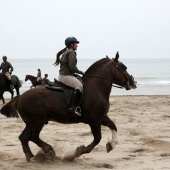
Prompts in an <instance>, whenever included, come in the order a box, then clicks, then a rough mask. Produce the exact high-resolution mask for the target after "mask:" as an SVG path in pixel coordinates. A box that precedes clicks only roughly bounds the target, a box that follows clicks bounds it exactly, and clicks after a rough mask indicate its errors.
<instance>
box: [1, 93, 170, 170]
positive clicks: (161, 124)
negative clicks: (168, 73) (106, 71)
mask: <svg viewBox="0 0 170 170" xmlns="http://www.w3.org/2000/svg"><path fill="white" fill-rule="evenodd" d="M8 101H9V99H8V100H7V99H6V102H8ZM2 106H3V105H2V104H0V108H1V107H2ZM169 111H170V95H122V96H117V95H112V96H110V109H109V112H108V116H109V117H110V118H111V120H113V121H114V122H115V124H116V126H117V128H118V133H117V136H118V141H119V143H118V145H116V147H115V148H114V150H112V151H111V152H109V153H107V152H106V143H107V141H108V139H111V131H110V130H109V129H108V128H107V127H104V126H102V139H101V141H100V143H99V144H98V145H97V146H96V147H95V148H94V149H93V151H92V152H91V153H89V154H85V155H82V156H80V157H79V158H77V159H75V160H74V161H73V162H62V161H61V160H60V159H57V158H56V159H55V160H54V161H44V162H41V163H40V162H37V161H35V160H32V161H31V162H30V163H27V162H26V160H25V155H24V153H23V151H22V146H21V144H20V141H19V139H18V136H19V135H20V133H21V132H22V130H23V129H24V127H25V124H24V123H23V121H22V120H21V119H20V118H19V119H16V118H6V117H5V116H3V115H1V114H0V121H1V123H0V129H1V135H0V166H1V169H2V170H3V169H13V170H20V169H23V167H24V169H26V170H27V169H42V170H45V169H48V170H54V169H61V170H65V169H74V170H79V169H88V170H95V169H96V170H97V169H99V168H100V169H105V168H106V169H116V170H122V169H127V170H132V169H134V170H137V169H140V170H148V169H152V170H157V169H165V170H166V169H170V165H169V159H170V133H169V129H170V112H169ZM40 137H41V138H42V139H43V140H44V141H46V142H47V143H49V144H50V145H52V146H53V147H54V150H55V151H56V154H57V156H58V158H59V157H61V155H62V154H63V153H66V152H68V151H71V150H75V149H76V147H78V146H80V145H83V144H84V145H85V146H87V145H88V144H89V143H90V142H91V141H92V140H93V137H92V134H91V131H90V128H89V126H88V125H86V124H83V123H80V124H67V125H64V124H60V123H56V122H49V123H48V125H46V126H44V128H43V130H42V131H41V135H40ZM30 148H31V150H32V151H33V153H34V154H36V153H37V152H38V151H39V150H40V149H39V148H38V147H37V146H36V145H35V144H33V143H31V142H30Z"/></svg>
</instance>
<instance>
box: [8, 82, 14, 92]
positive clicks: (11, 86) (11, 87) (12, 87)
mask: <svg viewBox="0 0 170 170" xmlns="http://www.w3.org/2000/svg"><path fill="white" fill-rule="evenodd" d="M9 84H10V89H11V90H13V89H14V86H13V84H12V81H11V80H9Z"/></svg>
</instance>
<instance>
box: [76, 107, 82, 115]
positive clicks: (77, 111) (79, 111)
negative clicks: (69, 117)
mask: <svg viewBox="0 0 170 170" xmlns="http://www.w3.org/2000/svg"><path fill="white" fill-rule="evenodd" d="M75 115H77V116H81V108H80V107H79V106H78V107H76V109H75Z"/></svg>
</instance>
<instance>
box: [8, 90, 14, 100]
mask: <svg viewBox="0 0 170 170" xmlns="http://www.w3.org/2000/svg"><path fill="white" fill-rule="evenodd" d="M9 92H10V93H11V99H13V97H14V91H13V90H10V91H9Z"/></svg>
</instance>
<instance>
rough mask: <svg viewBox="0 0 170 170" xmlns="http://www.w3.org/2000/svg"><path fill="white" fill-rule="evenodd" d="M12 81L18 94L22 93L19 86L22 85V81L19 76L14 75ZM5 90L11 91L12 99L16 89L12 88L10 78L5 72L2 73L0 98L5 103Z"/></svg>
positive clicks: (0, 74) (0, 77)
mask: <svg viewBox="0 0 170 170" xmlns="http://www.w3.org/2000/svg"><path fill="white" fill-rule="evenodd" d="M11 81H12V84H13V86H14V88H15V90H16V93H17V95H20V92H19V88H20V87H21V83H20V81H19V78H18V77H17V76H16V75H12V76H11ZM5 91H9V92H10V93H11V99H12V98H13V97H14V91H13V90H12V89H11V88H10V84H9V80H8V79H7V78H6V76H5V75H4V74H2V73H0V99H2V102H3V103H5V100H4V97H3V94H4V92H5Z"/></svg>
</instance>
